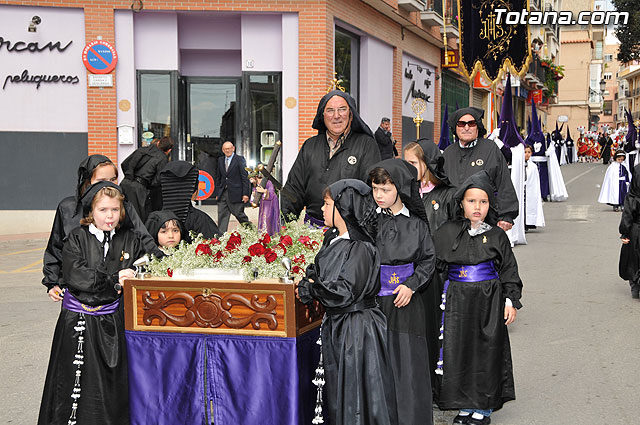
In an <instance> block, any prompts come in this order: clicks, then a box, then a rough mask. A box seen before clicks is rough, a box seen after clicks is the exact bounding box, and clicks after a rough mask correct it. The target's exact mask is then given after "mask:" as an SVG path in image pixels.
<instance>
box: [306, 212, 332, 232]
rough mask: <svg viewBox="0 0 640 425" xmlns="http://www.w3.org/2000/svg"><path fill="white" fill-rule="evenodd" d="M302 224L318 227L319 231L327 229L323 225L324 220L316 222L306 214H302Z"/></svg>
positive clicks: (315, 219)
mask: <svg viewBox="0 0 640 425" xmlns="http://www.w3.org/2000/svg"><path fill="white" fill-rule="evenodd" d="M304 222H305V223H308V224H311V225H313V226H316V227H319V228H321V229H322V228H324V227H327V225H326V224H324V220H318V219H317V218H314V217H312V216H310V215H309V214H307V213H305V214H304Z"/></svg>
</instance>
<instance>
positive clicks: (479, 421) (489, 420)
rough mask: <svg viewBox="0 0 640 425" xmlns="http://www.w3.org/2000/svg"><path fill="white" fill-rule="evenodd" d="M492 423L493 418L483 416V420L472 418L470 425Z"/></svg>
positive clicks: (487, 424)
mask: <svg viewBox="0 0 640 425" xmlns="http://www.w3.org/2000/svg"><path fill="white" fill-rule="evenodd" d="M490 423H491V416H483V417H482V419H476V418H473V417H472V418H471V419H469V422H467V424H468V425H489V424H490Z"/></svg>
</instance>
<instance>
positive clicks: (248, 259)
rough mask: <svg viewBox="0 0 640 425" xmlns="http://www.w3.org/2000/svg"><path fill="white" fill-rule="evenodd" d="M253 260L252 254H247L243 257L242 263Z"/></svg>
mask: <svg viewBox="0 0 640 425" xmlns="http://www.w3.org/2000/svg"><path fill="white" fill-rule="evenodd" d="M250 262H251V256H250V255H245V256H244V258H243V259H242V264H247V263H250Z"/></svg>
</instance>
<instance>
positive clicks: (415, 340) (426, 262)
mask: <svg viewBox="0 0 640 425" xmlns="http://www.w3.org/2000/svg"><path fill="white" fill-rule="evenodd" d="M434 147H435V144H434ZM382 170H384V171H382ZM385 172H386V173H385ZM383 176H384V177H383ZM389 176H390V177H391V180H392V184H393V185H394V186H395V188H396V190H397V196H396V199H395V200H394V201H393V202H394V203H395V204H396V205H397V204H398V198H400V205H401V206H402V209H399V210H398V211H393V210H392V209H391V208H390V207H388V208H387V209H382V208H380V206H379V207H378V208H377V211H378V225H377V234H376V248H377V249H378V252H379V253H380V283H381V290H380V293H379V294H378V297H377V300H378V304H379V305H380V309H381V310H382V312H383V313H384V314H385V316H386V317H387V329H388V332H387V337H388V341H389V358H390V361H391V367H392V370H393V375H394V380H395V389H396V403H397V404H398V406H402V407H401V408H400V409H398V423H401V424H416V423H422V424H425V425H429V424H431V423H432V417H433V412H432V398H431V393H432V388H431V381H430V379H429V375H430V374H429V362H425V361H424V360H425V358H424V354H425V353H426V352H430V350H429V346H428V339H427V335H428V334H427V326H426V324H425V317H426V313H425V306H424V301H423V298H422V297H421V296H419V295H418V294H416V292H418V291H421V290H422V289H424V288H425V286H426V285H428V284H429V283H430V282H431V276H432V275H433V271H434V268H435V252H434V248H433V242H432V240H431V234H430V232H429V224H428V222H427V215H426V213H425V210H424V205H423V203H422V200H421V199H420V195H419V188H418V182H417V170H416V168H415V167H414V166H413V165H411V164H409V163H408V162H406V161H403V160H401V159H387V160H384V161H381V162H378V163H377V164H374V165H373V167H372V172H371V173H370V174H369V177H370V179H369V183H370V184H372V185H373V184H376V185H378V184H379V185H384V184H385V183H390V182H389V181H388V180H387V179H388V177H389ZM385 180H386V181H385ZM376 190H380V189H379V188H375V187H374V195H375V193H376ZM374 198H375V196H374ZM402 285H404V286H406V287H407V288H409V289H410V290H411V291H413V293H414V295H413V296H411V299H410V301H409V303H408V304H407V305H405V306H400V307H399V306H396V304H395V303H396V302H397V297H399V296H400V294H399V292H396V291H399V290H400V289H401V286H402ZM405 291H406V288H405ZM394 292H396V293H394ZM407 292H408V291H407ZM433 328H435V329H437V328H438V326H437V323H433V324H431V329H433ZM433 342H435V341H433Z"/></svg>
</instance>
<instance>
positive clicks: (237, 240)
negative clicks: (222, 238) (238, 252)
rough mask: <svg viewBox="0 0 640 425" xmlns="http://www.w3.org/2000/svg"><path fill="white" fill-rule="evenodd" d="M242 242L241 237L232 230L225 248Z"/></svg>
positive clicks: (233, 246) (236, 245) (230, 248)
mask: <svg viewBox="0 0 640 425" xmlns="http://www.w3.org/2000/svg"><path fill="white" fill-rule="evenodd" d="M241 243H242V238H241V237H240V235H239V234H238V233H236V232H233V233H232V234H231V236H230V237H229V241H228V242H227V249H228V250H232V249H235V248H237V247H239V246H240V244H241Z"/></svg>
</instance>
